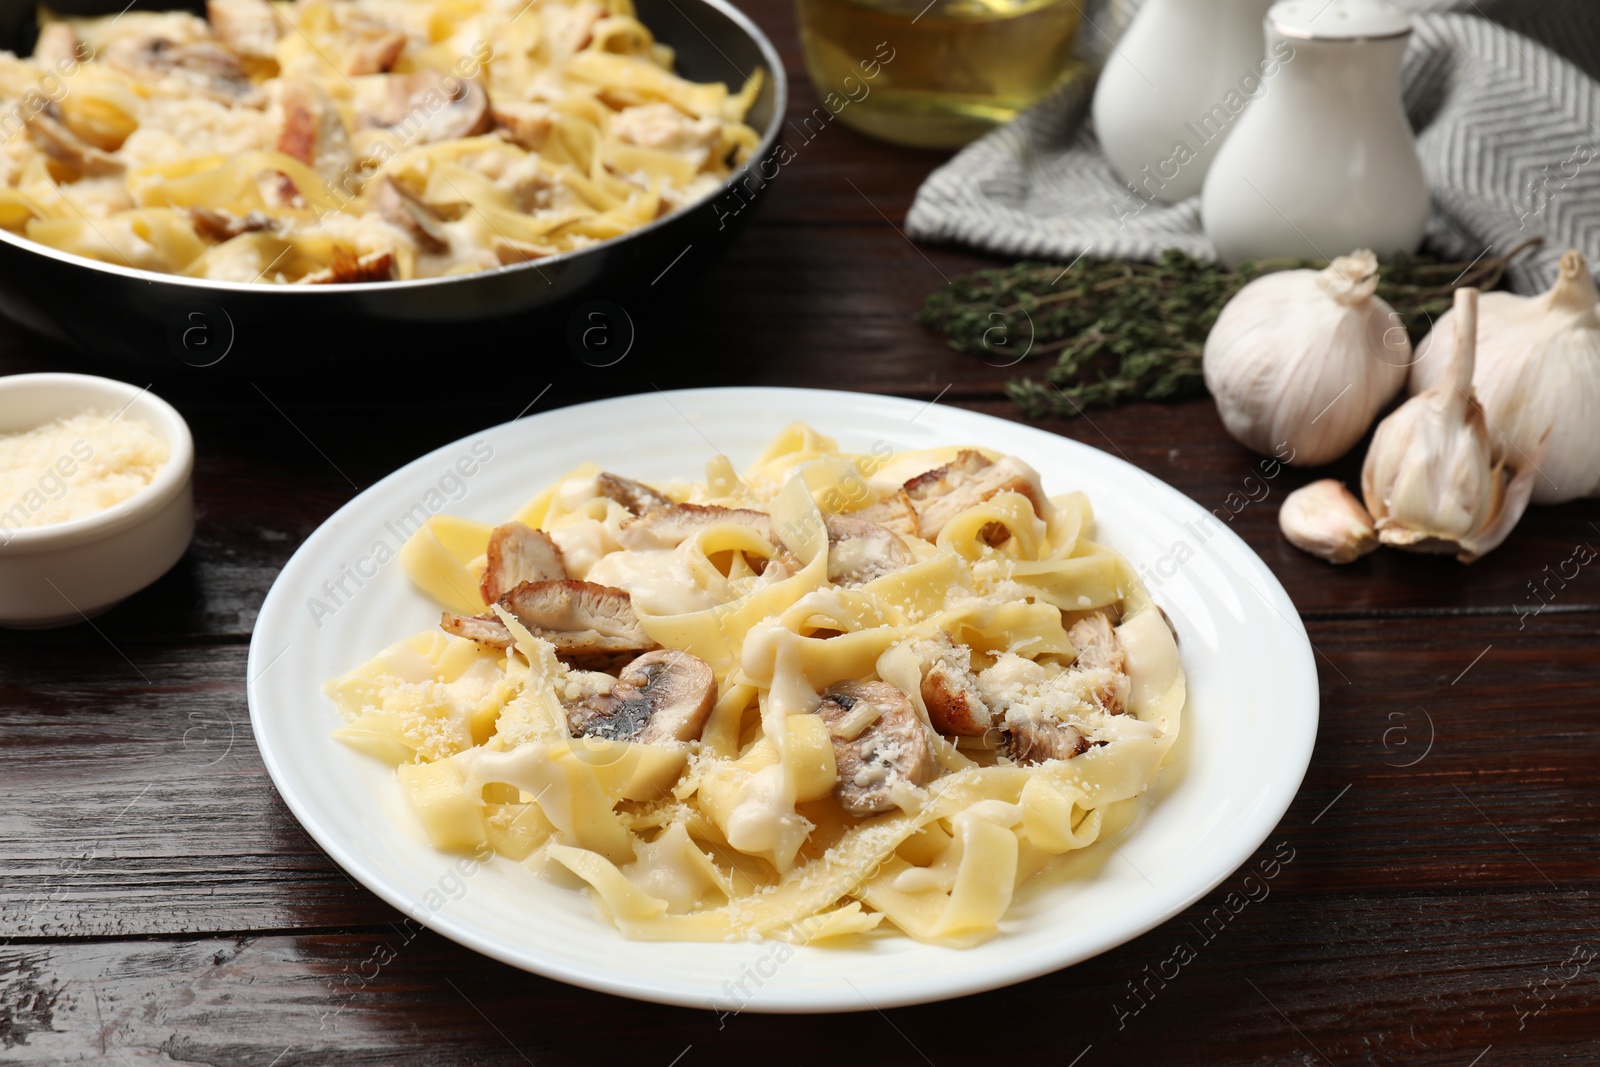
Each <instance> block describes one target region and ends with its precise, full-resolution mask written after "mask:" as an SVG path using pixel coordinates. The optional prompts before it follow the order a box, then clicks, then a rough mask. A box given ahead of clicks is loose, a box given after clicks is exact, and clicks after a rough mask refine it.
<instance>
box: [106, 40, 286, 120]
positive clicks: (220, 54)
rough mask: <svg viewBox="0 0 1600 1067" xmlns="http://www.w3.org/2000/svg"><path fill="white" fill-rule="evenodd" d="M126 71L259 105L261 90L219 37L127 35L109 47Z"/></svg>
mask: <svg viewBox="0 0 1600 1067" xmlns="http://www.w3.org/2000/svg"><path fill="white" fill-rule="evenodd" d="M105 56H106V62H107V63H109V64H111V66H113V67H116V68H117V69H118V70H120V71H122V72H123V73H124V74H127V75H128V76H130V77H132V78H135V79H137V80H139V81H142V82H145V83H147V84H154V85H157V86H161V87H164V88H167V89H169V90H183V91H189V92H197V93H200V94H201V95H202V96H207V97H210V98H211V99H212V100H215V101H217V102H218V103H221V104H230V105H242V106H246V107H255V106H259V105H260V103H261V102H262V94H261V91H260V90H259V89H258V88H257V87H256V85H255V84H254V83H253V82H251V80H250V76H249V75H248V74H247V73H246V72H245V69H244V65H243V64H242V63H241V62H240V60H239V57H238V56H237V55H235V54H234V53H233V52H231V51H229V50H228V49H227V48H226V47H224V46H223V45H222V44H220V43H218V42H216V41H204V40H202V41H188V42H185V43H182V44H180V43H178V42H177V41H172V40H169V39H168V38H165V37H161V36H158V35H142V36H133V37H124V38H121V39H119V40H116V41H113V42H112V43H111V44H110V45H109V46H108V47H107V48H106V53H105Z"/></svg>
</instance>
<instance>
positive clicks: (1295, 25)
mask: <svg viewBox="0 0 1600 1067" xmlns="http://www.w3.org/2000/svg"><path fill="white" fill-rule="evenodd" d="M1267 24H1268V25H1269V26H1271V27H1272V28H1273V29H1275V30H1277V31H1278V32H1279V33H1281V34H1283V36H1285V37H1292V38H1295V39H1297V40H1309V41H1356V40H1373V39H1376V38H1381V37H1403V36H1405V35H1406V34H1408V33H1410V32H1411V16H1410V15H1407V14H1406V13H1405V12H1404V11H1401V10H1400V9H1398V8H1396V7H1394V6H1393V5H1392V4H1388V3H1385V2H1384V0H1280V2H1279V3H1276V4H1273V5H1272V8H1271V10H1269V11H1268V12H1267Z"/></svg>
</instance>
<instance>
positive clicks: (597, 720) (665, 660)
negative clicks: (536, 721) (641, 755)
mask: <svg viewBox="0 0 1600 1067" xmlns="http://www.w3.org/2000/svg"><path fill="white" fill-rule="evenodd" d="M716 702H717V681H716V678H715V677H714V676H713V675H712V673H711V665H710V664H708V663H707V662H706V661H705V660H703V659H701V658H700V657H698V656H692V655H690V654H689V653H687V652H680V651H678V650H677V649H671V648H663V649H658V650H657V651H655V652H646V653H645V654H644V655H642V656H640V657H639V658H638V659H635V660H634V661H633V662H632V663H630V664H628V666H627V668H626V669H625V670H623V672H622V674H621V675H620V676H618V678H617V684H616V685H615V686H614V687H612V690H611V692H610V693H607V694H605V695H604V696H590V697H585V698H583V699H582V700H579V701H576V702H574V703H572V704H568V705H567V724H568V726H569V727H570V728H571V730H572V732H573V734H574V735H575V736H578V737H603V738H607V739H609V740H612V741H637V742H639V743H641V744H646V745H654V744H661V743H662V742H666V741H693V740H695V739H696V738H698V737H699V736H700V732H701V731H702V730H704V729H705V725H706V719H707V718H708V717H710V715H711V708H712V707H713V706H714V705H715V704H716Z"/></svg>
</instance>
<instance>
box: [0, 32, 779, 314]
mask: <svg viewBox="0 0 1600 1067" xmlns="http://www.w3.org/2000/svg"><path fill="white" fill-rule="evenodd" d="M672 68H673V53H672V50H671V49H670V48H668V47H666V46H664V45H662V44H660V43H658V42H657V41H656V40H655V39H654V37H653V36H652V35H651V33H650V31H649V29H648V28H646V27H645V26H644V25H643V24H641V23H640V22H639V21H638V19H637V18H636V17H635V13H634V9H633V6H632V3H631V0H286V2H285V0H210V2H209V3H208V18H207V19H200V18H197V17H195V16H193V15H190V14H188V13H186V12H167V13H150V12H143V11H127V12H123V13H122V14H120V15H117V16H115V17H108V18H100V19H86V20H74V19H50V18H48V17H45V18H42V19H41V31H40V35H39V41H38V45H37V47H36V48H35V52H34V55H33V56H32V57H31V58H29V59H19V58H17V57H15V56H13V55H11V54H10V53H0V131H3V134H4V137H3V140H0V226H4V227H5V228H7V229H10V230H12V231H14V232H17V233H20V234H22V235H24V236H26V237H28V238H29V239H30V240H34V241H37V242H39V243H41V244H45V245H49V246H51V247H54V248H58V249H61V250H63V251H67V252H73V253H76V254H78V255H83V256H88V257H90V258H93V259H99V260H103V261H105V262H108V263H115V264H119V265H122V266H130V267H137V268H142V269H146V270H154V271H163V272H167V273H174V274H183V275H186V276H189V277H195V278H212V279H218V280H225V281H234V282H246V283H251V282H262V283H307V284H326V283H339V282H370V281H386V280H393V279H407V278H426V277H436V276H440V275H446V274H460V273H468V272H473V271H480V270H487V269H491V268H495V267H501V266H505V265H510V264H516V263H522V262H526V261H529V260H537V259H540V258H542V257H545V256H550V255H554V254H556V253H560V252H568V251H572V250H574V249H579V248H583V247H585V246H587V245H590V244H593V243H595V242H597V241H603V240H606V239H607V238H611V237H617V236H620V235H622V234H625V233H628V232H629V231H631V230H634V229H637V228H638V227H640V226H643V225H645V224H646V223H649V222H651V221H653V220H655V219H657V218H659V217H661V216H663V215H665V214H668V213H669V212H672V211H674V210H677V209H679V208H681V207H684V206H686V205H689V204H692V203H694V202H696V201H699V200H701V199H703V198H705V197H707V196H709V195H711V194H712V193H714V192H715V191H716V190H717V189H718V188H719V187H720V186H721V184H722V183H723V182H724V181H725V180H726V179H727V177H728V176H729V175H730V174H731V173H732V171H733V169H734V168H736V167H738V166H739V165H740V164H741V163H743V162H744V161H745V160H746V159H748V158H749V156H750V154H751V152H752V151H753V150H754V149H755V147H756V145H757V143H758V139H759V138H758V135H757V134H756V132H755V131H754V130H753V129H751V128H750V127H749V126H748V125H746V124H745V122H744V117H745V113H746V112H747V111H748V110H749V108H750V106H751V104H752V103H753V102H754V100H755V97H756V94H757V93H758V92H759V90H760V85H761V77H760V76H759V73H758V75H757V76H756V77H754V78H752V79H750V80H749V81H748V82H747V83H746V84H745V85H743V86H742V87H740V88H739V90H738V91H737V92H733V91H730V89H729V88H728V87H727V86H725V85H722V84H717V83H710V84H702V83H696V82H691V81H687V80H685V79H683V78H681V77H679V76H677V75H676V74H675V73H673V69H672Z"/></svg>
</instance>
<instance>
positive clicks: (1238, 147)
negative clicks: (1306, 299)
mask: <svg viewBox="0 0 1600 1067" xmlns="http://www.w3.org/2000/svg"><path fill="white" fill-rule="evenodd" d="M1410 36H1411V19H1410V17H1409V16H1408V15H1406V14H1405V13H1404V12H1401V11H1400V10H1398V9H1396V8H1394V7H1392V6H1390V5H1389V4H1387V3H1384V2H1383V0H1282V2H1281V3H1278V4H1274V5H1273V7H1272V9H1271V10H1270V11H1268V12H1267V49H1268V53H1269V54H1272V53H1273V52H1274V50H1278V49H1285V50H1287V51H1288V55H1287V57H1286V58H1284V60H1283V66H1282V69H1281V70H1280V72H1279V73H1278V76H1277V78H1276V79H1274V81H1273V82H1272V84H1271V85H1270V87H1269V88H1268V90H1267V92H1266V94H1265V95H1264V96H1263V97H1262V99H1260V100H1258V101H1256V103H1254V104H1253V105H1251V107H1250V109H1249V110H1248V111H1246V112H1245V114H1244V116H1243V117H1242V118H1241V119H1240V120H1239V124H1238V127H1237V128H1236V129H1235V130H1234V131H1233V133H1232V135H1231V136H1229V138H1228V140H1227V142H1226V143H1225V144H1224V145H1223V146H1222V149H1221V150H1220V151H1219V152H1218V153H1217V158H1216V159H1215V160H1214V161H1213V163H1212V165H1211V170H1210V171H1209V173H1208V174H1207V175H1206V182H1205V191H1204V194H1203V196H1202V200H1201V216H1202V219H1203V222H1204V224H1205V230H1206V235H1207V236H1209V237H1210V238H1211V241H1212V243H1213V244H1214V245H1215V246H1216V249H1217V255H1218V256H1219V257H1220V258H1221V260H1222V262H1223V263H1225V264H1228V265H1230V266H1232V265H1235V264H1238V263H1242V262H1246V261H1248V260H1257V259H1269V258H1276V257H1280V256H1282V257H1304V258H1308V259H1311V258H1315V259H1332V258H1333V257H1335V256H1342V255H1346V254H1348V253H1349V252H1351V251H1352V250H1354V249H1358V248H1370V249H1372V250H1373V251H1374V252H1377V253H1378V254H1379V255H1380V256H1382V255H1386V254H1387V255H1392V254H1394V253H1398V252H1414V251H1416V248H1417V245H1419V244H1420V243H1421V241H1422V231H1423V226H1424V224H1425V223H1426V222H1427V218H1428V186H1427V182H1426V180H1425V179H1424V178H1423V174H1422V163H1421V161H1420V160H1419V159H1418V158H1417V148H1416V141H1415V140H1414V138H1413V136H1412V133H1411V125H1410V123H1409V122H1408V121H1407V120H1406V114H1405V108H1404V107H1403V105H1402V103H1401V99H1400V64H1401V61H1402V59H1403V58H1404V56H1405V51H1406V44H1407V42H1408V40H1409V38H1410Z"/></svg>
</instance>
